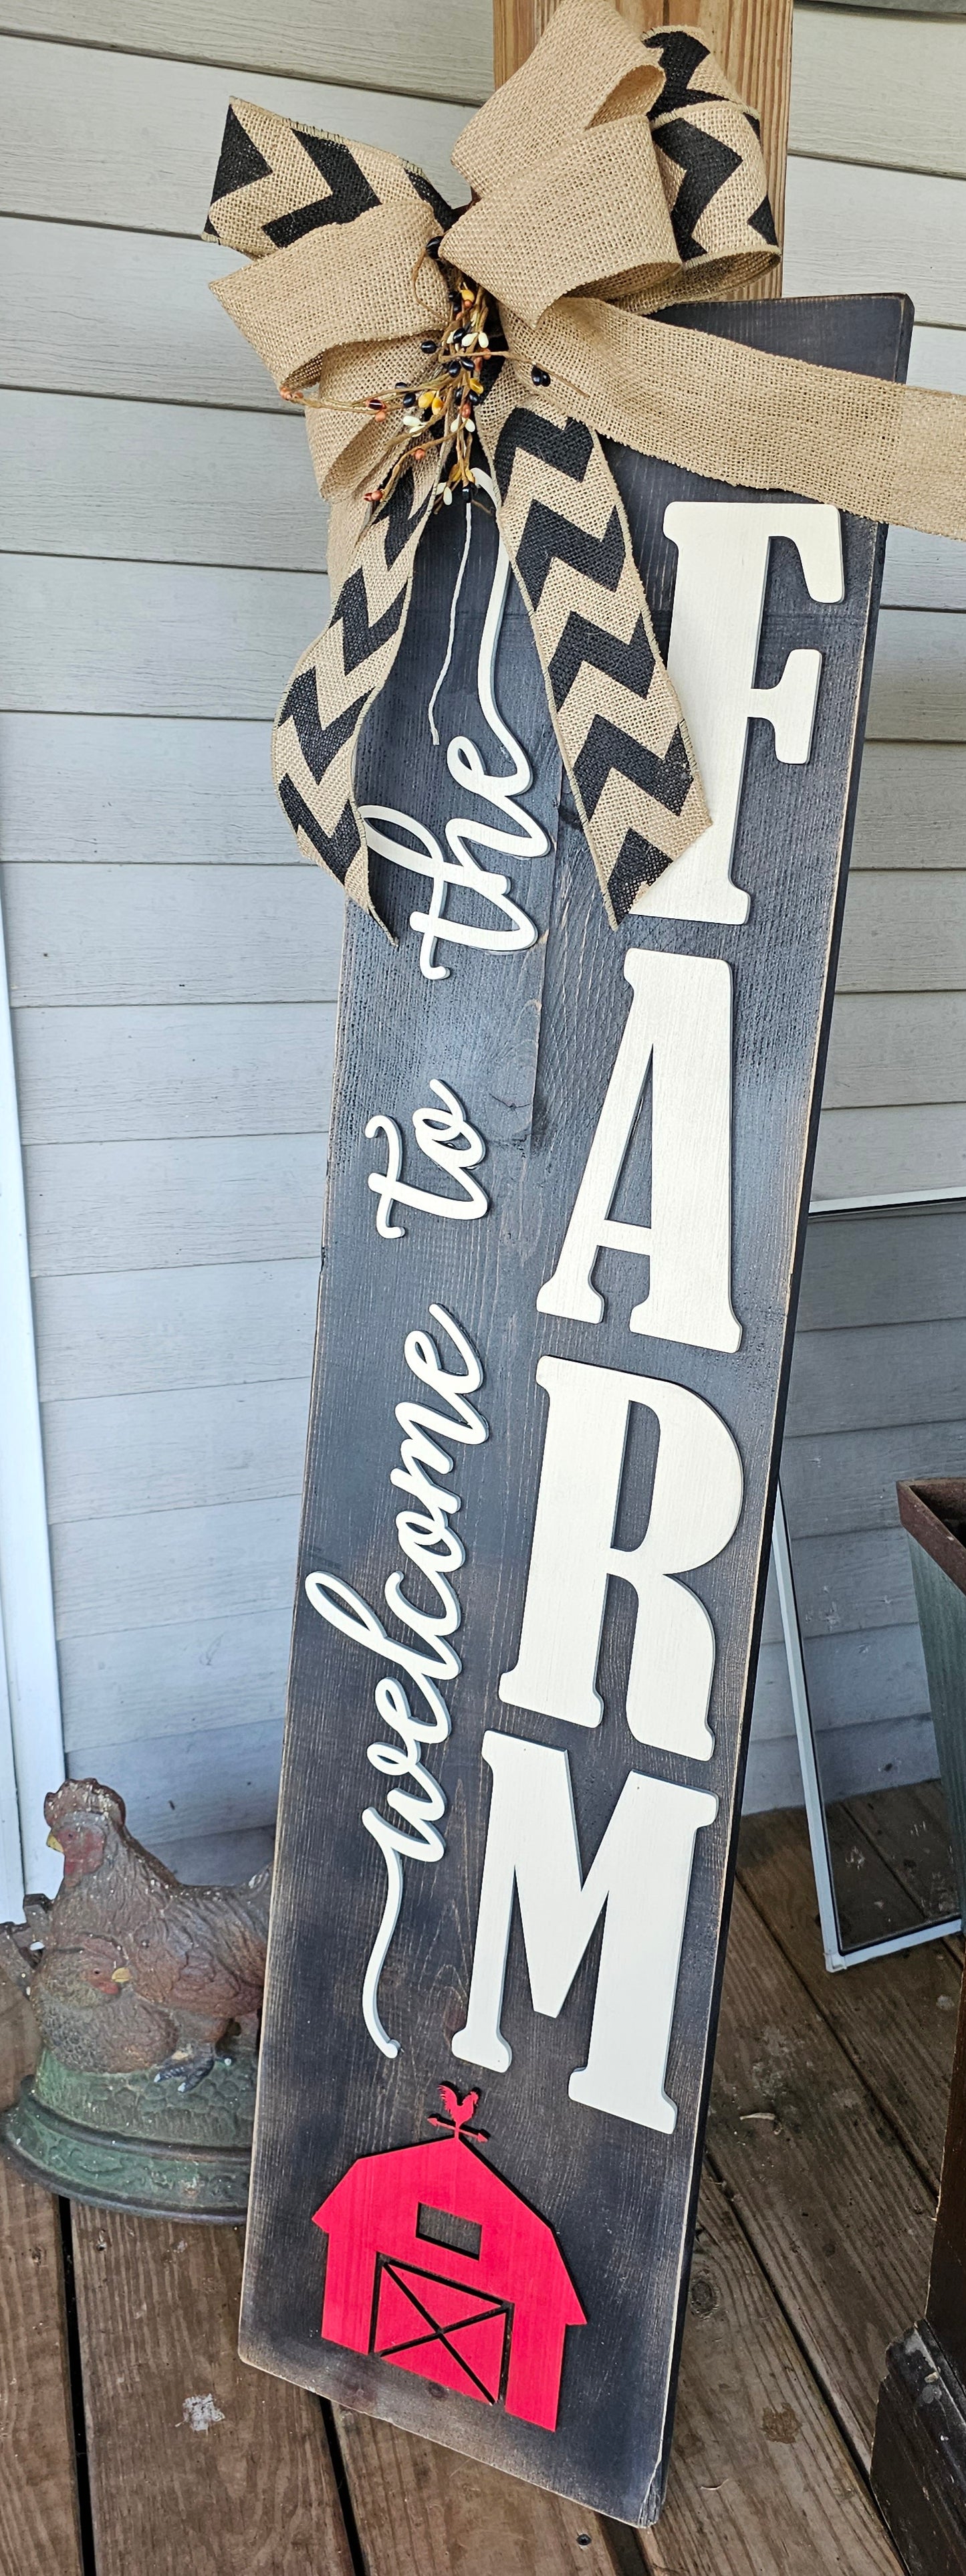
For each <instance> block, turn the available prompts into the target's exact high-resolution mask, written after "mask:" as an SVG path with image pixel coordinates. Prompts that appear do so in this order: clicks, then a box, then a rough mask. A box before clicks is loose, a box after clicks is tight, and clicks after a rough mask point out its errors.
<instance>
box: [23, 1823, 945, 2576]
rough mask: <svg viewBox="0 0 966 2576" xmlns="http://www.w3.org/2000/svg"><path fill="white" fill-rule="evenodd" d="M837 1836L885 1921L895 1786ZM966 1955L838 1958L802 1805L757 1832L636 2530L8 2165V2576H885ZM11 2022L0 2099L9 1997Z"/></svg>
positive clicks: (163, 2245)
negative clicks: (886, 2394)
mask: <svg viewBox="0 0 966 2576" xmlns="http://www.w3.org/2000/svg"><path fill="white" fill-rule="evenodd" d="M916 1795H917V1793H915V1792H912V1793H903V1798H904V1800H905V1804H904V1805H902V1806H900V1805H899V1804H898V1803H896V1807H895V1812H896V1815H897V1817H898V1818H899V1820H900V1822H903V1820H904V1822H905V1826H906V1827H907V1829H908V1830H907V1842H908V1848H911V1846H912V1844H913V1843H916V1844H918V1845H921V1842H922V1839H923V1836H924V1835H927V1834H928V1832H929V1830H930V1825H929V1816H928V1802H927V1804H926V1806H925V1807H924V1806H923V1802H922V1801H921V1800H920V1802H919V1806H918V1807H917V1806H916V1804H915V1801H916ZM893 1799H894V1801H895V1802H898V1800H899V1793H893ZM841 1828H842V1833H843V1836H844V1838H845V1843H846V1845H847V1847H848V1850H849V1852H850V1854H851V1868H852V1871H853V1879H854V1884H855V1886H856V1889H857V1891H858V1893H857V1898H856V1902H859V1901H861V1904H862V1906H863V1908H864V1909H865V1911H866V1915H867V1919H870V1920H874V1919H875V1909H876V1907H877V1906H878V1907H879V1908H880V1910H881V1907H882V1905H883V1904H884V1902H885V1901H886V1900H887V1899H888V1898H889V1897H890V1896H893V1895H894V1893H895V1884H896V1879H897V1877H901V1874H902V1871H903V1868H904V1867H905V1866H906V1861H905V1860H904V1848H905V1846H904V1844H903V1836H902V1834H901V1833H900V1834H898V1836H897V1835H896V1834H895V1833H893V1834H892V1835H891V1836H890V1837H888V1838H886V1837H885V1836H884V1834H883V1830H882V1811H881V1802H866V1804H865V1805H864V1807H863V1806H855V1805H853V1806H852V1807H851V1808H850V1809H849V1810H848V1811H844V1812H843V1814H842V1817H841ZM937 1866H938V1864H937ZM870 1909H871V1911H870ZM960 1964H961V1960H960V1945H959V1944H958V1943H954V1944H949V1945H929V1946H927V1947H924V1948H922V1949H919V1950H913V1951H909V1952H907V1953H906V1954H904V1955H902V1956H898V1957H895V1958H891V1959H888V1960H884V1961H881V1962H876V1963H873V1964H872V1965H870V1966H867V1967H865V1968H855V1969H851V1970H850V1971H849V1972H848V1974H847V1975H844V1976H838V1977H829V1976H827V1975H826V1972H825V1969H824V1966H823V1962H822V1956H821V1950H820V1946H819V1939H818V1931H817V1923H816V1911H815V1894H814V1887H813V1884H812V1878H811V1871H810V1866H809V1860H808V1850H807V1844H806V1840H805V1830H804V1824H803V1822H802V1819H801V1817H800V1816H798V1815H794V1814H785V1815H779V1816H765V1817H756V1818H753V1819H751V1820H749V1821H748V1822H747V1823H746V1824H745V1826H744V1828H743V1834H742V1853H741V1864H740V1871H739V1884H738V1888H737V1890H736V1897H735V1908H734V1914H733V1918H732V1931H731V1940H730V1945H729V1952H728V1967H727V1975H726V1980H725V1993H724V2005H723V2011H722V2020H721V2030H720V2037H719V2042H718V2053H717V2063H716V2073H715V2085H714V2097H713V2106H712V2114H711V2121H710V2127H709V2133H708V2148H707V2158H706V2169H705V2178H704V2186H703V2194H702V2203H701V2217H700V2226H699V2232H698V2239H697V2246H696V2251H695V2259H694V2267H693V2273H692V2281H691V2294H690V2310H689V2316H688V2324H687V2331H686V2335H685V2343H684V2355H683V2363H682V2371H681V2385H680V2394H679V2400H678V2413H677V2431H676V2438H675V2450H674V2463H673V2468H672V2473H671V2480H670V2486H669V2492H668V2499H667V2504H666V2508H665V2511H664V2514H663V2515H662V2518H661V2521H660V2523H659V2524H658V2525H657V2526H656V2528H655V2529H654V2530H653V2531H650V2532H647V2533H644V2534H640V2535H636V2534H632V2533H628V2532H626V2531H624V2530H622V2529H619V2528H618V2527H617V2526H605V2525H603V2524H600V2523H598V2522H597V2521H596V2520H595V2519H594V2518H593V2517H590V2516H587V2515H585V2514H581V2513H580V2512H579V2511H578V2510H577V2509H576V2508H575V2507H571V2506H569V2505H565V2504H561V2503H558V2502H556V2501H555V2500H554V2499H552V2498H550V2497H545V2496H541V2495H539V2494H537V2493H535V2492H534V2491H533V2490H532V2489H530V2488H527V2487H524V2486H521V2485H519V2484H518V2483H516V2482H515V2481H513V2480H510V2479H505V2478H500V2477H497V2476H495V2475H494V2474H493V2473H492V2472H491V2471H486V2470H481V2469H476V2468H474V2467H473V2466H472V2465H471V2464H469V2463H468V2462H466V2461H457V2460H455V2459H453V2458H452V2457H451V2456H450V2455H449V2454H448V2453H446V2452H444V2451H441V2450H438V2449H436V2448H435V2447H434V2446H432V2445H430V2444H421V2443H417V2442H415V2441H413V2440H411V2439H409V2438H407V2437H405V2436H403V2435H401V2434H398V2433H394V2432H392V2431H391V2430H389V2429H387V2428H386V2427H385V2426H383V2425H379V2424H374V2423H371V2422H370V2421H368V2420H367V2419H366V2418H365V2417H363V2416H352V2415H348V2414H343V2413H338V2412H333V2411H332V2410H331V2409H328V2408H326V2407H324V2406H320V2404H319V2402H318V2401H317V2400H316V2399H315V2398H313V2397H310V2396H309V2395H307V2394H303V2392H301V2391H299V2390H296V2389H293V2388H288V2387H285V2386H284V2385H283V2384H282V2383H281V2382H278V2381H275V2380H271V2379H267V2378H264V2377H263V2376H261V2375H260V2374H259V2373H257V2372H255V2371H252V2370H248V2369H246V2368H244V2367H243V2365H242V2364H241V2363H240V2362H239V2361H238V2359H237V2356H236V2353H235V2333H236V2317H237V2309H238V2291H239V2277H240V2270H241V2239H240V2234H239V2232H237V2231H236V2230H234V2229H231V2228H204V2227H182V2228H178V2227H177V2226H173V2225H168V2224H162V2223H160V2222H157V2221H145V2220H134V2219H125V2218H121V2217H117V2216H114V2215H112V2214H110V2213H107V2212H102V2211H98V2210H92V2209H86V2208H80V2207H77V2206H75V2207H73V2208H68V2207H67V2205H66V2204H58V2203H57V2202H55V2201H53V2200H51V2199H48V2198H47V2197H46V2196H45V2195H44V2194H42V2193H41V2192H39V2191H35V2190H33V2189H32V2188H30V2187H28V2186H26V2185H25V2184H23V2183H22V2182H21V2181H20V2180H19V2178H18V2176H17V2175H15V2174H14V2173H12V2172H10V2171H9V2169H7V2168H6V2167H3V2166H2V2165H0V2576H50V2571H51V2569H52V2568H55V2569H56V2570H57V2571H58V2576H175V2572H176V2571H177V2576H470V2571H472V2576H564V2571H568V2570H573V2571H574V2576H614V2570H615V2567H616V2568H617V2569H618V2570H619V2571H620V2576H634V2571H635V2570H637V2571H638V2576H643V2569H647V2570H649V2571H651V2576H833V2571H834V2572H835V2576H897V2570H898V2561H897V2560H896V2558H895V2555H894V2553H893V2550H892V2548H891V2545H890V2543H889V2540H888V2538H887V2536H886V2533H885V2531H884V2530H883V2527H882V2525H881V2523H880V2521H879V2518H878V2515H877V2513H876V2510H875V2507H874V2505H873V2503H872V2501H871V2498H870V2495H869V2490H868V2486H867V2483H866V2471H867V2468H868V2461H869V2454H870V2448H871V2441H872V2428H873V2420H874V2414H875V2404H876V2395H877V2390H878V2385H879V2380H880V2378H881V2374H882V2365H883V2358H884V2354H885V2349H886V2345H887V2344H888V2343H889V2342H890V2340H891V2339H892V2338H893V2337H894V2336H895V2335H897V2334H898V2333H900V2332H901V2331H903V2330H904V2329H905V2327H906V2326H907V2325H909V2324H911V2323H912V2321H913V2319H914V2318H915V2317H916V2316H917V2315H918V2314H919V2313H920V2312H921V2308H922V2302H923V2296H924V2291H925V2285H926V2274H927V2268H928V2260H929V2242H930V2233H931V2225H932V2217H933V2210H934V2205H935V2195H936V2187H937V2182H938V2173H939V2162H940V2156H941V2151H942V2139H943V2130H944V2126H945V2116H946V2095H947V2090H948V2085H949V2077H950V2071H951V2065H952V2051H953V2040H954V2035H955V2028H956V2006H957V2000H958V1987H959V1976H960ZM3 2001H5V2002H6V2004H7V2010H6V2013H5V2014H2V2002H3ZM0 2014H2V2017H0V2064H2V2073H3V2077H4V2080H5V2082H6V2085H7V2087H8V2093H7V2095H5V2098H9V2090H12V2089H13V2086H14V2085H15V2082H16V2080H17V2076H18V2073H19V2069H20V2065H21V2063H22V2052H23V2048H24V2045H25V2039H24V2027H23V2023H22V2019H21V2007H20V2004H19V2002H18V2000H17V1998H16V1997H15V1996H14V1995H13V1992H12V1989H10V1988H6V1990H5V1995H4V1997H3V1998H2V1999H0ZM642 2561H643V2569H642Z"/></svg>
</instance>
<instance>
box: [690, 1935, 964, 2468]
mask: <svg viewBox="0 0 966 2576" xmlns="http://www.w3.org/2000/svg"><path fill="white" fill-rule="evenodd" d="M851 1973H854V1974H856V1975H858V1974H859V1973H860V1972H859V1971H858V1970H855V1971H853V1972H851ZM739 1996H740V2004H739V2001H738V1998H739ZM708 2153H709V2156H710V2158H711V2162H712V2165H713V2166H714V2169H715V2171H716V2172H717V2174H718V2175H719V2176H720V2178H721V2180H722V2182H723V2183H724V2184H725V2187H726V2189H727V2191H728V2193H729V2196H730V2197H731V2198H732V2200H733V2202H734V2206H735V2208H736V2210H737V2213H738V2216H739V2218H740V2220H741V2224H742V2226H743V2228H744V2229H745V2232H746V2234H747V2235H748V2236H749V2238H750V2240H751V2243H752V2245H753V2246H754V2248H755V2251H756V2253H757V2255H758V2257H759V2260H760V2261H761V2262H762V2263H763V2264H764V2267H765V2269H766V2271H767V2272H768V2273H769V2276H770V2277H771V2278H773V2279H774V2278H776V2277H780V2278H781V2281H782V2289H783V2305H784V2307H785V2312H786V2315H787V2316H788V2318H789V2321H790V2323H791V2325H792V2327H793V2329H794V2332H795V2334H796V2336H797V2338H798V2341H799V2343H800V2344H801V2346H802V2349H803V2350H804V2352H805V2353H806V2355H807V2357H808V2360H809V2362H810V2365H811V2367H812V2369H813V2370H814V2371H815V2374H816V2376H817V2378H818V2380H819V2384H820V2386H821V2387H823V2388H824V2390H825V2392H826V2395H827V2397H828V2399H829V2402H830V2404H831V2406H832V2408H833V2412H834V2413H835V2415H836V2417H837V2419H838V2422H839V2423H840V2424H841V2426H842V2428H843V2431H844V2432H845V2435H846V2438H847V2440H848V2441H849V2442H850V2443H851V2444H852V2446H853V2448H854V2449H855V2450H856V2451H857V2453H858V2456H859V2458H860V2459H861V2460H862V2461H863V2463H866V2464H867V2463H868V2460H869V2457H870V2453H871V2444H872V2429H873V2424H874V2421H875V2408H876V2400H877V2397H878V2391H879V2382H880V2380H881V2377H882V2360H883V2354H884V2353H885V2350H886V2346H887V2345H888V2344H889V2343H891V2342H893V2341H894V2339H895V2337H896V2335H897V2334H901V2333H902V2332H903V2331H904V2329H905V2324H906V2322H907V2320H908V2318H909V2317H910V2316H917V2315H920V2314H921V2312H922V2300H923V2297H924V2295H925V2288H926V2281H927V2278H928V2272H929V2251H930V2245H931V2241H932V2228H933V2217H934V2200H933V2194H932V2192H931V2191H930V2190H929V2189H928V2187H927V2185H926V2184H925V2182H924V2181H923V2180H922V2178H921V2176H920V2175H919V2174H918V2173H916V2172H915V2170H914V2168H913V2166H912V2165H911V2164H910V2162H909V2160H908V2158H907V2157H906V2155H905V2153H904V2150H903V2149H902V2147H901V2146H900V2145H899V2142H898V2140H897V2138H896V2136H895V2133H894V2130H893V2129H892V2128H891V2127H890V2126H889V2125H888V2124H887V2122H886V2121H885V2119H884V2118H883V2117H882V2114H881V2112H880V2111H879V2110H878V2108H877V2106H876V2104H875V2103H874V2101H873V2099H872V2096H871V2094H870V2093H869V2092H868V2090H867V2089H866V2087H865V2085H864V2083H863V2081H862V2078H861V2077H860V2076H859V2074H858V2073H857V2071H856V2069H855V2067H854V2066H853V2064H852V2063H851V2062H850V2060H849V2059H848V2058H847V2057H846V2055H845V2053H844V2051H843V2049H842V2048H841V2047H840V2045H839V2043H838V2041H837V2040H836V2039H835V2038H834V2037H833V2035H832V2032H831V2031H830V2029H829V2027H828V2024H827V2022H826V2021H824V2020H823V2019H822V2017H821V2015H820V2014H819V2013H818V2012H817V2011H816V2010H815V2009H814V2007H812V2008H809V2007H807V2006H806V2007H804V2008H803V2007H802V2003H801V1991H800V1988H799V1986H798V1981H797V1978H796V1976H795V1973H794V1971H793V1970H792V1969H791V1967H790V1966H789V1964H788V1961H787V1959H786V1958H785V1956H784V1954H783V1952H782V1951H781V1950H780V1949H779V1947H778V1944H777V1942H775V1941H773V1940H771V1939H768V1940H766V1939H765V1938H764V1937H763V1927H762V1924H761V1920H760V1918H759V1917H757V1916H756V1915H755V1914H754V1913H753V1910H752V1909H751V1908H750V1907H749V1904H748V1900H747V1897H746V1896H745V1895H744V1892H743V1890H742V1889H741V1888H738V1889H737V1890H736V1892H735V1901H734V1906H733V1910H732V1916H731V1931H730V1935H729V1942H728V1959H727V1966H726V1970H725V1984H724V1993H723V1996H722V2006H721V2019H720V2022H719V2027H718V2045H717V2052H716V2058H715V2077H714V2087H713V2093H712V2103H711V2110H710V2113H709V2121H708Z"/></svg>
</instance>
